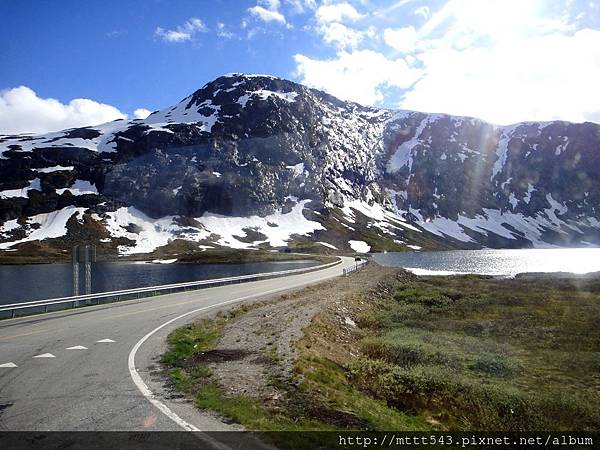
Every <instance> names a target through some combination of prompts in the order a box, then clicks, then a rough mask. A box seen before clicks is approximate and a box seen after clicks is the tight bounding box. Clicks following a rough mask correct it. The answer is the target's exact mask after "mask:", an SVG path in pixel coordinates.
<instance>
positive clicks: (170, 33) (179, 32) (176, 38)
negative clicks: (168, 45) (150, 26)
mask: <svg viewBox="0 0 600 450" xmlns="http://www.w3.org/2000/svg"><path fill="white" fill-rule="evenodd" d="M207 31H208V28H207V27H206V25H204V22H202V20H200V19H198V18H197V17H191V18H190V19H188V20H187V21H186V22H185V23H184V24H183V25H180V26H178V27H177V28H176V29H175V30H165V29H164V28H161V27H157V28H156V30H154V35H155V36H157V37H159V38H161V39H162V40H163V41H166V42H185V41H189V40H191V39H192V38H193V37H194V35H196V33H199V32H201V33H205V32H207Z"/></svg>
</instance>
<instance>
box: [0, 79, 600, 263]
mask: <svg viewBox="0 0 600 450" xmlns="http://www.w3.org/2000/svg"><path fill="white" fill-rule="evenodd" d="M599 150H600V126H599V125H597V124H593V123H591V122H585V123H581V124H573V123H569V122H564V121H551V122H524V123H517V124H513V125H508V126H498V125H493V124H489V123H487V122H484V121H482V120H479V119H476V118H470V117H462V116H451V115H447V114H426V113H420V112H414V111H393V110H388V109H378V108H371V107H365V106H361V105H359V104H357V103H353V102H345V101H342V100H339V99H337V98H335V97H333V96H331V95H329V94H326V93H324V92H321V91H318V90H316V89H312V88H308V87H305V86H303V85H300V84H297V83H294V82H292V81H288V80H284V79H281V78H277V77H272V76H261V75H248V74H237V73H236V74H228V75H225V76H222V77H219V78H217V79H215V80H213V81H211V82H209V83H207V84H205V85H204V86H203V87H202V88H200V89H198V90H197V91H195V92H194V93H192V94H191V95H189V96H188V97H185V98H184V99H183V100H181V101H180V102H179V103H177V104H176V105H174V106H172V107H168V108H164V109H162V110H158V111H155V112H153V113H151V114H150V115H149V116H148V117H147V118H146V119H134V120H130V121H126V120H117V121H114V122H109V123H107V124H102V125H98V126H90V127H82V128H74V129H69V130H64V131H60V132H55V133H47V134H44V135H16V136H8V135H3V136H0V250H4V251H14V249H15V248H16V249H17V251H19V248H20V247H21V246H23V245H31V243H32V242H38V243H39V242H43V243H45V244H48V245H50V246H51V247H55V248H56V249H59V250H64V249H65V248H68V246H69V245H70V244H71V243H72V242H80V241H85V242H93V243H96V244H97V245H99V246H100V247H101V249H102V251H106V252H109V253H110V252H118V253H121V254H129V253H139V252H149V251H154V250H155V249H156V248H159V247H162V246H165V245H169V243H172V242H173V241H176V240H183V241H188V242H190V243H192V244H191V246H192V247H193V248H198V249H204V248H214V247H217V248H218V247H231V248H272V249H284V248H287V249H289V248H300V249H307V248H308V249H312V250H314V249H320V250H323V251H333V250H337V251H352V250H357V249H359V248H360V250H361V251H362V250H364V249H365V248H366V247H368V248H369V249H370V250H373V251H379V250H407V249H417V248H431V249H436V248H480V247H482V246H486V247H500V248H504V247H508V248H519V247H530V246H536V247H543V246H555V245H559V246H564V245H569V246H572V245H575V246H580V245H583V246H585V245H596V244H598V243H600V234H599V231H598V230H599V229H600V221H599V220H598V219H599V215H598V212H599V211H598V206H599V205H600V191H599V190H598V188H597V187H596V186H598V181H600V180H599V179H598V178H599V177H600V173H599V171H598V170H597V168H598V167H600V166H599V165H598V163H599V162H600V161H599V158H600V153H599ZM351 242H355V243H356V242H360V243H361V244H354V245H353V244H351ZM365 246H366V247H365Z"/></svg>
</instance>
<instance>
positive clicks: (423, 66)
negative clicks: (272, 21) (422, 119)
mask: <svg viewBox="0 0 600 450" xmlns="http://www.w3.org/2000/svg"><path fill="white" fill-rule="evenodd" d="M409 3H410V4H411V5H412V3H413V2H412V0H400V1H398V2H396V3H393V4H392V5H391V6H389V7H388V8H387V9H385V10H384V9H381V10H376V11H373V12H371V13H370V15H368V16H367V15H365V16H361V15H360V13H359V12H358V11H356V10H355V9H354V8H353V7H351V6H350V5H349V4H346V3H335V4H334V3H333V2H331V1H330V2H325V3H324V4H323V5H322V6H321V8H319V10H317V11H316V13H315V18H316V21H317V27H316V30H317V31H318V32H319V33H320V34H321V35H322V37H323V42H324V43H325V44H329V45H333V46H335V47H336V48H337V50H338V53H337V56H336V57H334V58H330V59H318V58H310V57H308V56H305V55H295V62H296V76H298V78H300V79H301V81H303V82H305V83H307V84H309V85H312V86H314V87H317V88H320V89H324V90H327V91H328V92H330V93H331V94H333V95H336V96H338V97H340V98H344V99H351V100H355V101H358V102H359V103H364V104H371V105H372V104H375V103H380V104H385V105H386V106H390V107H401V108H404V109H413V110H420V111H427V112H444V113H449V114H459V115H469V116H475V117H481V118H483V119H486V120H489V121H491V122H495V123H500V124H504V123H514V122H517V121H524V120H552V119H563V120H571V121H583V120H591V121H598V120H599V118H600V89H596V88H595V86H596V84H597V81H595V80H598V79H600V46H599V45H598V44H597V43H598V42H600V29H598V28H599V27H598V23H595V25H591V24H589V23H587V24H586V25H585V27H587V28H585V27H584V25H581V24H579V25H577V24H578V22H576V21H575V22H572V21H571V19H570V18H575V17H577V14H575V13H576V12H577V11H575V12H573V13H572V14H568V13H565V9H564V8H558V9H557V8H555V9H554V10H553V9H551V8H549V7H548V5H546V4H545V2H540V1H539V0H503V1H502V2H500V1H496V0H448V1H446V2H445V3H444V4H443V5H442V6H441V7H440V8H439V9H438V10H437V11H433V12H430V11H429V9H428V8H427V7H419V8H416V9H415V8H412V12H413V13H414V14H417V15H419V16H422V17H423V18H424V19H425V23H424V24H423V25H422V26H421V27H418V28H417V27H416V25H415V24H414V23H412V25H411V22H408V23H407V22H404V23H403V25H404V26H398V25H400V24H399V23H398V24H397V25H396V27H390V26H388V28H386V29H385V30H383V32H382V38H383V40H382V41H383V42H385V44H386V45H387V48H386V47H383V48H382V47H381V46H380V43H381V41H380V40H378V39H368V38H367V37H374V36H375V35H376V34H373V33H371V34H366V30H365V27H364V26H363V27H362V28H360V27H357V26H353V28H350V27H349V26H348V25H347V22H348V21H350V20H358V19H361V21H360V22H359V23H360V24H361V25H365V24H366V25H372V24H373V23H374V22H373V21H377V20H380V19H385V23H386V24H389V23H393V20H392V17H391V14H390V13H391V12H392V11H395V10H396V9H400V8H405V7H406V5H408V4H409ZM573 4H574V3H573ZM340 5H348V6H340ZM567 6H568V5H567ZM351 11H354V12H351ZM516 11H518V13H516ZM407 13H408V14H409V16H408V17H410V13H411V11H410V10H408V11H407ZM405 17H406V16H405ZM416 19H417V18H416V17H414V16H413V21H414V22H419V21H420V20H416ZM344 20H345V24H342V22H343V21H344ZM342 50H344V51H342ZM399 54H400V55H402V58H399V57H398V55H399Z"/></svg>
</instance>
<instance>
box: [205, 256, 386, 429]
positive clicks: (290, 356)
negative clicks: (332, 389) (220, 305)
mask: <svg viewBox="0 0 600 450" xmlns="http://www.w3.org/2000/svg"><path fill="white" fill-rule="evenodd" d="M388 272H389V270H388V269H384V268H381V267H379V266H376V265H374V264H371V265H369V266H368V267H367V268H366V269H364V270H362V271H359V272H357V273H354V274H352V275H351V276H348V277H344V278H337V279H335V280H331V281H327V282H324V283H321V284H319V285H315V286H311V287H308V288H305V289H303V290H301V291H299V292H296V293H293V294H288V295H284V296H282V297H281V298H279V299H278V300H276V301H273V302H269V303H266V304H263V305H260V306H257V307H254V308H253V309H252V310H250V311H248V312H247V313H245V314H243V315H241V316H240V317H239V318H238V319H236V320H233V321H230V322H228V323H227V325H226V326H225V328H224V329H223V333H222V337H221V338H220V339H219V341H218V342H217V345H216V347H215V350H213V351H212V352H206V353H204V354H202V355H200V356H199V357H198V358H200V359H201V360H202V361H203V362H209V368H210V371H211V373H212V374H213V376H214V378H215V380H216V381H217V383H218V384H219V385H220V386H222V387H223V388H224V389H225V391H226V392H228V393H230V394H232V395H245V396H250V397H253V398H257V399H260V400H262V401H263V402H266V403H272V402H273V401H275V400H279V399H282V398H283V397H285V395H286V389H285V387H284V386H286V385H289V383H290V382H292V383H293V374H294V362H295V360H296V358H297V351H296V349H295V345H294V344H295V342H296V341H297V340H299V339H300V338H302V336H303V330H304V328H306V327H307V326H308V325H309V324H310V323H311V321H312V319H313V318H314V317H315V316H316V315H317V314H318V313H319V312H321V311H323V310H324V309H325V308H327V309H331V310H333V311H334V316H335V318H336V319H335V320H337V321H338V322H339V327H340V330H339V333H337V339H336V340H341V341H348V340H349V339H350V336H351V334H352V330H353V329H354V328H355V327H356V324H355V323H354V321H353V320H352V318H351V317H352V316H353V315H354V314H353V311H350V310H349V307H348V304H349V303H348V301H347V298H348V296H349V295H358V293H360V292H364V291H365V289H369V288H372V287H375V286H376V284H377V283H378V281H379V280H381V279H382V278H383V277H384V276H385V275H386V274H388ZM350 304H352V303H350ZM318 412H319V414H318V415H319V416H320V415H323V416H329V415H331V414H329V413H328V412H327V411H325V410H321V411H318ZM335 414H337V415H338V416H339V415H340V414H341V413H339V412H335ZM338 416H336V417H328V418H329V419H331V420H333V421H334V422H340V423H346V424H349V423H354V421H355V420H357V419H356V418H354V417H351V415H348V416H344V417H341V416H339V417H338Z"/></svg>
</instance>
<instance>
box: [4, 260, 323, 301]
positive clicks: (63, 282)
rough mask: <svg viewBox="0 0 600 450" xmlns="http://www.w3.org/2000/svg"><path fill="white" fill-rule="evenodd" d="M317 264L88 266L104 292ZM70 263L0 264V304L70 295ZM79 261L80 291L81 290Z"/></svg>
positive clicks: (98, 289) (94, 287)
mask: <svg viewBox="0 0 600 450" xmlns="http://www.w3.org/2000/svg"><path fill="white" fill-rule="evenodd" d="M318 264H320V263H319V262H318V261H313V260H305V261H276V262H252V263H243V264H148V263H140V262H111V263H107V262H104V263H97V264H94V265H93V266H92V292H94V293H95V292H107V291H116V290H122V289H131V288H137V287H146V286H158V285H163V284H171V283H183V282H186V281H196V280H209V279H213V278H223V277H231V276H238V275H249V274H253V273H263V272H277V271H279V270H288V269H299V268H303V267H311V266H315V265H318ZM72 273H73V272H72V265H71V264H28V265H14V266H13V265H0V304H7V303H16V302H25V301H32V300H42V299H49V298H58V297H67V296H70V295H73V290H72V283H73V282H72V276H73V275H72ZM83 277H84V275H83V264H81V265H80V272H79V278H80V282H81V288H80V293H83V292H84V291H83Z"/></svg>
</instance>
